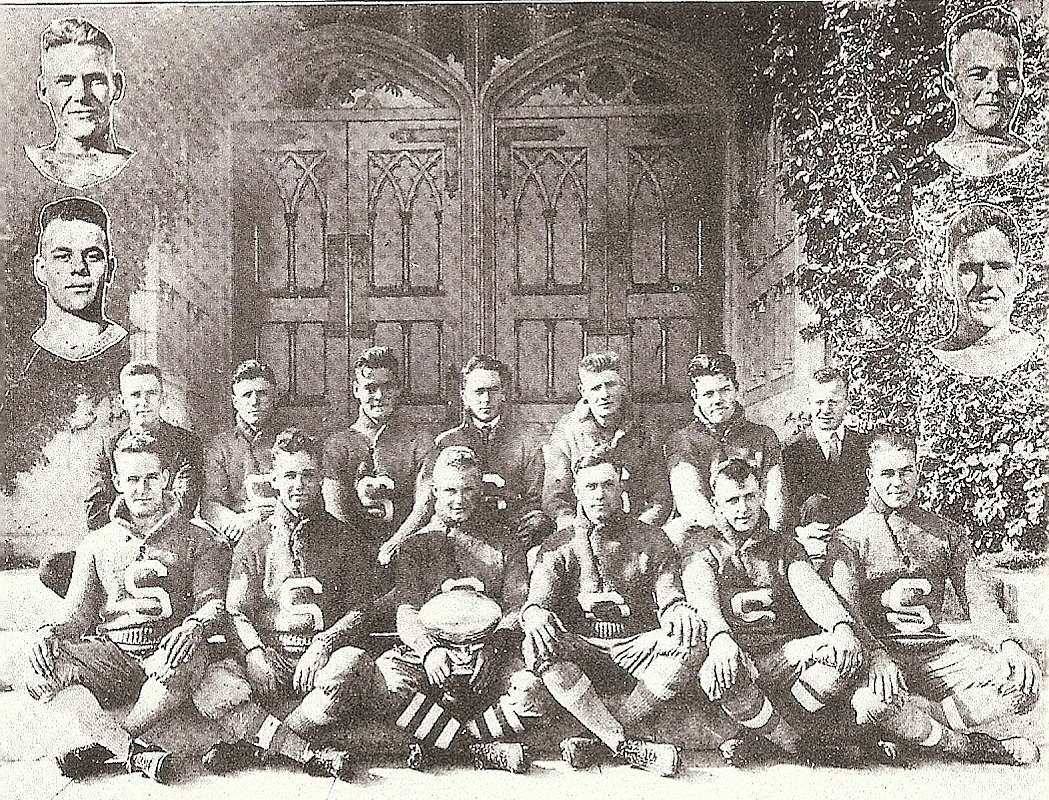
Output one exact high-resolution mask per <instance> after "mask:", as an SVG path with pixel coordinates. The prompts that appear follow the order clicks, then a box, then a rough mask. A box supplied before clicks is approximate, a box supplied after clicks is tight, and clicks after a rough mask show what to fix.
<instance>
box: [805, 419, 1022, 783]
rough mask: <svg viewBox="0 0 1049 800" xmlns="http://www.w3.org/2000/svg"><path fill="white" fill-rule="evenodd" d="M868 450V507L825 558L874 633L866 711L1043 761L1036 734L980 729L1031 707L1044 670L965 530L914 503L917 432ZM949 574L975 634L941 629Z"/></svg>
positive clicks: (1008, 758) (942, 746) (904, 734)
mask: <svg viewBox="0 0 1049 800" xmlns="http://www.w3.org/2000/svg"><path fill="white" fill-rule="evenodd" d="M868 454H869V456H870V466H869V467H868V469H867V478H868V480H869V482H870V492H869V494H868V501H867V506H866V508H864V509H863V510H862V511H861V512H859V513H858V514H856V516H854V517H852V518H850V519H848V520H846V521H845V522H844V523H842V524H841V526H840V527H839V528H838V529H837V532H836V538H835V540H834V541H832V547H831V549H830V550H829V551H828V555H827V562H826V564H825V565H824V570H825V574H827V575H829V577H830V581H831V583H832V585H833V586H834V588H835V589H836V590H837V591H838V593H839V594H840V595H841V596H842V597H843V598H845V600H846V601H847V602H848V603H849V604H850V606H851V607H852V609H853V613H855V614H856V615H857V617H858V618H859V619H861V620H862V621H863V622H864V623H865V624H866V627H867V629H868V630H869V631H870V632H871V634H873V636H874V637H875V640H876V641H875V644H874V647H873V649H872V653H871V657H870V673H869V678H868V681H867V685H866V686H863V687H862V688H860V689H859V690H858V691H857V692H856V694H855V695H854V696H853V701H852V702H853V707H854V708H855V709H856V718H857V721H858V722H860V723H861V724H873V725H875V726H877V727H878V728H879V729H880V730H881V731H883V732H884V733H887V734H889V735H890V736H892V737H895V738H896V739H897V740H899V741H900V742H902V743H909V744H910V745H912V746H914V747H915V748H917V750H918V752H922V751H924V752H925V753H927V754H932V755H937V756H939V757H942V758H948V759H957V760H963V761H970V762H978V763H996V764H1010V765H1014V766H1020V765H1024V764H1030V763H1033V762H1035V761H1037V760H1038V756H1039V753H1038V747H1037V746H1036V745H1035V744H1034V743H1033V742H1031V741H1029V740H1028V739H1025V738H1023V737H1012V738H1007V739H1004V740H1002V741H999V740H997V739H994V738H993V737H991V736H989V735H988V734H985V733H980V732H972V731H973V729H974V728H978V727H979V726H981V725H983V724H985V723H987V722H991V721H993V720H997V719H1001V718H1002V717H1005V716H1008V715H1010V714H1023V713H1026V712H1028V711H1030V710H1031V708H1033V707H1034V704H1035V703H1036V702H1037V700H1038V690H1039V684H1040V682H1041V671H1040V670H1039V667H1038V663H1037V662H1036V661H1035V659H1034V658H1032V657H1031V656H1030V655H1028V654H1027V653H1026V652H1024V650H1023V648H1022V647H1021V646H1020V644H1019V643H1018V642H1017V641H1016V640H1015V639H1014V638H1013V637H1012V633H1011V632H1010V630H1009V625H1008V623H1007V620H1006V618H1005V614H1004V613H1003V612H1002V610H1001V608H1000V607H999V605H998V603H997V601H996V599H995V596H994V592H993V589H992V586H991V585H990V583H989V581H988V580H987V578H986V576H984V575H982V574H981V572H980V570H979V569H978V568H977V564H976V559H975V558H974V557H973V553H972V548H971V546H970V544H969V538H968V533H967V532H966V531H965V529H964V528H962V527H961V526H960V525H957V524H955V523H953V522H950V521H949V520H946V519H944V518H942V517H939V516H937V515H935V514H932V513H930V512H927V511H924V510H922V509H920V508H918V507H917V505H916V504H915V503H914V495H915V492H916V491H917V488H918V472H917V466H916V456H915V443H914V440H913V439H911V438H909V437H907V436H904V435H900V434H897V433H886V432H880V433H877V434H875V435H874V436H873V437H872V439H871V442H870V446H869V448H868ZM835 545H837V546H836V547H835ZM948 580H950V582H951V585H952V586H953V587H954V591H955V593H956V594H957V596H958V599H959V600H960V601H961V605H962V608H963V609H965V610H968V611H969V614H970V618H971V620H972V622H973V626H974V628H975V633H976V634H977V636H978V641H977V642H976V643H975V644H974V643H970V642H963V641H960V640H958V639H956V638H954V637H952V636H950V635H948V634H946V633H944V632H943V631H942V630H941V628H940V621H941V620H942V619H943V602H944V594H945V591H946V584H947V581H948Z"/></svg>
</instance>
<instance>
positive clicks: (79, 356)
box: [31, 319, 128, 362]
mask: <svg viewBox="0 0 1049 800" xmlns="http://www.w3.org/2000/svg"><path fill="white" fill-rule="evenodd" d="M102 324H103V327H102V329H101V330H100V331H99V332H98V334H96V335H95V336H92V337H89V338H87V339H81V340H79V341H69V340H68V339H67V338H66V337H65V336H64V335H63V331H62V328H61V326H60V325H57V324H55V323H54V322H52V323H51V324H48V322H47V320H46V319H45V320H44V323H43V324H42V325H41V326H40V327H39V328H37V329H36V331H34V332H33V335H32V337H31V338H32V340H33V343H34V344H35V345H37V346H38V347H41V348H43V349H44V350H47V352H49V353H51V354H52V355H56V356H58V357H59V358H63V359H65V360H66V361H73V362H81V361H90V360H91V359H92V358H95V357H97V356H100V355H102V353H104V352H105V351H106V350H108V349H109V348H110V347H112V346H113V345H115V344H119V343H120V342H122V341H124V339H125V338H127V335H128V332H127V330H126V329H124V328H123V327H121V326H120V325H118V324H117V323H115V322H113V321H112V320H108V319H104V320H103V321H102Z"/></svg>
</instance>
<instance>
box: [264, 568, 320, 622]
mask: <svg viewBox="0 0 1049 800" xmlns="http://www.w3.org/2000/svg"><path fill="white" fill-rule="evenodd" d="M305 590H309V592H310V593H311V594H312V595H313V596H314V597H316V596H318V595H320V594H321V593H323V591H324V587H323V586H321V582H320V581H319V580H317V579H316V578H288V579H287V580H286V581H284V583H282V584H281V587H280V593H279V594H278V596H277V604H278V605H279V606H280V612H279V613H278V614H277V616H276V619H274V623H275V624H276V626H277V629H278V630H285V631H298V630H301V628H302V625H303V617H308V618H309V619H310V621H311V623H312V626H313V630H315V631H322V630H324V612H323V611H321V607H320V606H319V605H317V604H316V603H303V602H300V601H301V600H302V596H303V593H304V591H305Z"/></svg>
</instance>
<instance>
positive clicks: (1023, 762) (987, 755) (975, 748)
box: [962, 733, 1039, 767]
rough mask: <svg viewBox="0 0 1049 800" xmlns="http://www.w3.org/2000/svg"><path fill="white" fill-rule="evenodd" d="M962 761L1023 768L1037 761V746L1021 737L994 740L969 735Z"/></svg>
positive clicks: (984, 735)
mask: <svg viewBox="0 0 1049 800" xmlns="http://www.w3.org/2000/svg"><path fill="white" fill-rule="evenodd" d="M968 739H969V742H968V744H967V745H966V748H965V752H963V753H962V760H963V761H969V762H971V763H973V764H1007V765H1008V766H1010V767H1023V766H1027V765H1028V764H1034V763H1035V762H1036V761H1038V757H1039V753H1038V745H1036V744H1035V743H1034V742H1032V741H1031V740H1030V739H1025V738H1023V737H1022V736H1013V737H1012V738H1009V739H995V738H994V737H993V736H988V735H987V734H986V733H970V734H969V736H968Z"/></svg>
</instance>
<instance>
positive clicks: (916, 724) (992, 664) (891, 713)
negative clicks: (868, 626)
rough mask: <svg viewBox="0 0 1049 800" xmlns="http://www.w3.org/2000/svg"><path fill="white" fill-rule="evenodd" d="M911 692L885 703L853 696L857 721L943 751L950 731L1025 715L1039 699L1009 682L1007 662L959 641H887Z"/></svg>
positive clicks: (860, 693)
mask: <svg viewBox="0 0 1049 800" xmlns="http://www.w3.org/2000/svg"><path fill="white" fill-rule="evenodd" d="M885 645H886V649H887V650H888V653H889V656H890V657H891V658H892V659H893V660H894V661H895V662H896V663H897V664H898V665H899V667H900V670H901V672H902V673H903V677H904V680H906V681H907V688H908V690H909V693H907V694H903V695H900V696H899V697H897V698H896V700H895V701H894V702H892V703H883V702H882V701H881V699H880V698H879V697H877V696H876V695H875V694H874V692H872V691H871V690H870V689H869V688H868V687H867V686H863V687H861V688H860V689H858V690H857V691H856V692H855V693H854V694H853V697H852V706H853V708H854V709H855V711H856V721H857V722H858V723H860V724H861V725H863V724H875V725H877V726H879V727H880V728H882V729H883V730H886V731H888V732H889V733H891V734H893V735H895V736H898V737H899V738H901V739H904V740H906V741H910V742H913V743H916V744H919V745H923V746H925V747H939V746H941V743H942V742H943V741H944V737H945V735H946V734H947V733H948V730H950V731H959V732H968V731H969V730H971V729H973V728H976V727H979V726H980V725H982V724H985V723H987V722H992V721H994V720H997V719H1001V718H1002V717H1005V716H1008V715H1010V714H1026V713H1027V712H1028V711H1030V710H1031V709H1032V708H1033V707H1034V705H1035V703H1036V702H1037V701H1038V695H1037V693H1032V694H1027V693H1025V692H1024V691H1023V689H1022V688H1021V687H1020V686H1019V685H1018V684H1016V683H1015V682H1014V681H1012V680H1011V678H1010V677H1009V669H1008V666H1007V665H1006V663H1005V661H1004V659H1003V658H1002V657H1001V656H1000V655H998V654H996V653H992V652H991V651H989V650H986V649H984V648H982V647H977V646H975V645H973V644H969V643H967V642H960V641H957V640H945V641H931V642H923V643H916V644H896V643H893V642H885Z"/></svg>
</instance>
